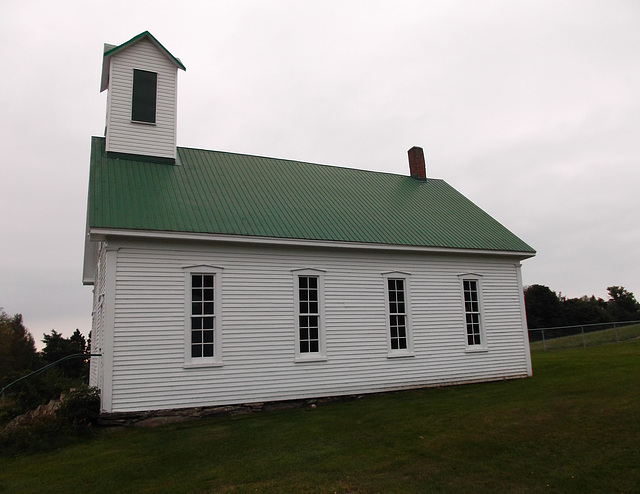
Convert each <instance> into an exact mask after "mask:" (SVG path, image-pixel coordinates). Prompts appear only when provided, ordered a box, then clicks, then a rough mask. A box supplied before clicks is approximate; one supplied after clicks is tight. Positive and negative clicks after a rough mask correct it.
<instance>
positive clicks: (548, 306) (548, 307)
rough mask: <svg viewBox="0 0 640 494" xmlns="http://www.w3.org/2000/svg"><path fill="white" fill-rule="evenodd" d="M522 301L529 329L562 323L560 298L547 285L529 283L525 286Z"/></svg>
mask: <svg viewBox="0 0 640 494" xmlns="http://www.w3.org/2000/svg"><path fill="white" fill-rule="evenodd" d="M524 301H525V306H526V309H527V323H528V326H529V328H530V329H535V328H549V327H552V326H562V325H563V324H564V317H563V313H562V306H561V303H560V298H559V297H558V295H557V294H556V292H554V291H552V290H551V289H550V288H549V287H548V286H544V285H531V286H528V287H526V288H525V290H524Z"/></svg>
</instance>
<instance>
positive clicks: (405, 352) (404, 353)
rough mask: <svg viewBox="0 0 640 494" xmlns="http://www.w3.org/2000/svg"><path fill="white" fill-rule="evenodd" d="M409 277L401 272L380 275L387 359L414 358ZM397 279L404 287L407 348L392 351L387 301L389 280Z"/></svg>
mask: <svg viewBox="0 0 640 494" xmlns="http://www.w3.org/2000/svg"><path fill="white" fill-rule="evenodd" d="M410 277H411V275H410V274H409V273H404V272H401V271H392V272H388V273H382V279H383V283H384V307H385V319H386V321H385V323H386V324H385V327H386V328H387V357H388V358H398V357H413V356H415V353H414V350H413V325H412V324H411V289H410V284H411V283H410ZM390 279H397V280H403V282H404V283H403V285H404V303H405V326H406V332H407V334H406V336H407V348H402V349H392V348H391V312H390V307H389V304H390V301H389V280H390Z"/></svg>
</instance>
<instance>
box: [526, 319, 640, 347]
mask: <svg viewBox="0 0 640 494" xmlns="http://www.w3.org/2000/svg"><path fill="white" fill-rule="evenodd" d="M590 329H591V328H589V327H588V326H587V327H586V330H587V332H586V333H584V336H583V335H582V334H581V332H580V328H579V327H577V328H575V332H576V334H574V335H571V336H561V337H559V338H553V337H552V336H553V330H551V331H546V332H545V336H546V338H547V339H546V341H545V342H542V341H536V342H533V343H531V350H533V351H537V350H544V349H546V350H564V349H566V348H576V347H583V346H597V345H605V344H607V343H617V342H620V341H628V340H633V339H636V338H640V324H634V325H631V326H622V327H619V328H615V329H614V328H611V329H605V330H599V331H593V330H592V331H591V332H589V330H590ZM550 336H551V337H550Z"/></svg>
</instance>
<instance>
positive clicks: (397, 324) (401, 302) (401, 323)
mask: <svg viewBox="0 0 640 494" xmlns="http://www.w3.org/2000/svg"><path fill="white" fill-rule="evenodd" d="M387 294H388V304H389V332H390V334H389V336H390V344H391V350H406V349H407V348H408V346H409V341H408V331H407V326H408V325H407V302H406V291H405V280H404V279H402V278H388V279H387Z"/></svg>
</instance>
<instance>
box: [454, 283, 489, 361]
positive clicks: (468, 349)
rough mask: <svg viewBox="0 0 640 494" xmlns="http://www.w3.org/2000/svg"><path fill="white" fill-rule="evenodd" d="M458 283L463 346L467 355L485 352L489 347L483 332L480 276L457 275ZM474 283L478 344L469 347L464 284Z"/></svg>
mask: <svg viewBox="0 0 640 494" xmlns="http://www.w3.org/2000/svg"><path fill="white" fill-rule="evenodd" d="M458 279H459V281H460V296H461V304H462V327H463V329H464V344H465V351H466V352H468V353H475V352H487V351H488V350H489V347H488V345H487V333H486V330H485V316H484V301H483V293H482V292H483V289H482V275H481V274H477V273H463V274H459V275H458ZM465 281H475V282H476V287H477V291H478V311H479V316H480V317H479V324H480V344H479V345H470V344H469V340H468V334H467V309H466V307H465V300H464V282H465Z"/></svg>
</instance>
